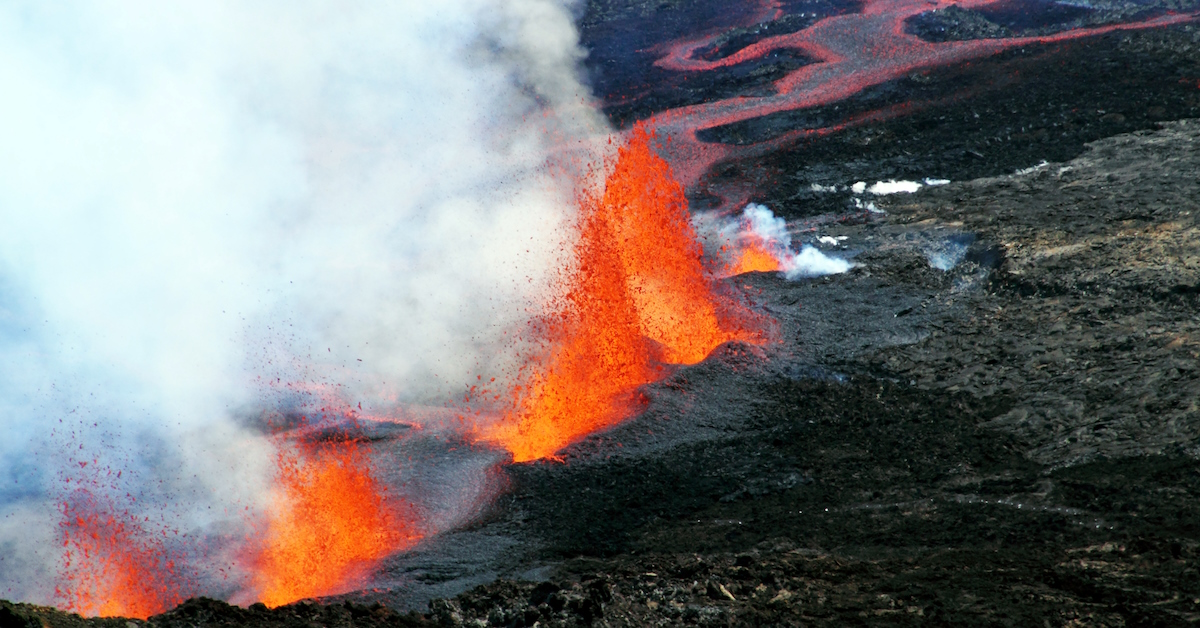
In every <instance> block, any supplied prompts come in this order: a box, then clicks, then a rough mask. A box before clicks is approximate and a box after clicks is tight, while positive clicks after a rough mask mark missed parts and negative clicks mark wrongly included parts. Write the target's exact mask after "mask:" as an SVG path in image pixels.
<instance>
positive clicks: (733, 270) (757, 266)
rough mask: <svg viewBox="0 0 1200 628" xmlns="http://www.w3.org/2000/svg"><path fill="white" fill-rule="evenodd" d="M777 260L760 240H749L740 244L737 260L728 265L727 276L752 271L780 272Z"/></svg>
mask: <svg viewBox="0 0 1200 628" xmlns="http://www.w3.org/2000/svg"><path fill="white" fill-rule="evenodd" d="M781 269H782V266H780V265H779V260H778V259H776V258H775V254H774V253H772V252H771V251H770V250H769V249H768V248H767V247H766V246H764V243H763V242H762V241H761V240H750V241H747V242H745V243H743V244H742V246H741V250H740V251H738V254H737V259H736V260H734V262H733V263H732V264H730V265H729V268H728V270H727V271H726V272H727V274H730V275H740V274H742V273H749V272H754V271H759V272H771V271H777V270H781Z"/></svg>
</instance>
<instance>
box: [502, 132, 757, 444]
mask: <svg viewBox="0 0 1200 628" xmlns="http://www.w3.org/2000/svg"><path fill="white" fill-rule="evenodd" d="M654 138H655V135H654V133H653V132H651V131H650V130H648V129H647V128H646V127H645V126H641V125H639V126H637V127H635V128H634V129H633V130H632V132H631V133H630V134H629V137H628V139H627V142H626V143H625V144H624V145H623V146H620V147H618V149H617V157H616V160H615V163H613V164H612V167H611V169H610V170H609V173H608V175H607V177H606V179H605V185H604V190H603V193H600V194H582V195H581V197H580V201H579V218H578V223H577V225H578V240H577V241H576V244H575V247H574V254H573V258H574V265H573V266H572V267H571V268H569V269H567V270H566V271H565V272H564V275H563V278H562V285H561V286H560V291H561V296H560V297H559V298H558V299H557V308H556V310H555V311H554V312H553V313H552V314H551V315H550V316H548V317H547V318H546V319H545V320H543V321H541V322H539V323H538V324H537V325H535V326H533V328H532V333H533V334H534V335H535V336H538V340H541V341H542V344H543V345H544V346H546V347H547V350H546V351H545V352H544V354H542V355H539V356H534V357H531V358H530V359H529V361H528V362H527V364H526V365H525V366H524V367H523V368H522V374H523V377H522V378H520V379H522V381H523V383H521V384H518V385H516V386H514V388H513V390H512V391H511V393H510V395H509V396H508V408H507V410H506V411H505V413H504V417H503V419H502V420H500V421H499V422H498V423H496V424H494V425H492V426H489V427H487V428H484V429H483V430H482V433H481V438H482V439H483V440H485V441H490V442H493V443H497V444H499V445H501V446H503V447H504V448H506V449H508V450H509V451H510V452H512V454H513V460H514V461H516V462H522V461H527V460H534V459H538V458H544V457H548V456H552V455H553V454H554V452H556V451H558V450H559V449H561V448H562V447H564V446H566V445H568V444H571V443H573V442H576V441H578V440H579V439H580V438H582V437H583V436H585V435H587V434H589V433H591V432H594V431H596V430H599V429H603V428H605V427H609V426H611V425H614V424H615V423H617V422H619V421H621V420H622V419H624V418H626V417H628V416H629V415H630V414H631V413H632V412H633V410H634V408H635V407H636V404H637V395H636V389H637V388H638V387H639V386H641V385H643V384H647V383H650V382H653V381H656V380H658V379H660V378H661V377H662V376H663V374H664V372H665V369H664V367H663V363H677V364H694V363H696V362H699V361H700V360H703V359H704V358H705V357H706V356H707V355H708V354H709V353H710V352H711V351H712V350H713V349H714V348H716V347H717V346H718V345H720V344H721V343H724V342H728V341H731V340H740V341H744V342H763V341H765V340H766V339H767V338H768V337H769V334H768V333H767V332H766V331H765V330H766V328H767V326H766V325H764V324H763V321H761V320H759V319H756V318H755V317H753V316H752V315H750V314H749V313H748V312H747V311H746V310H744V309H742V308H740V307H738V305H737V304H736V302H735V301H733V300H732V299H731V298H730V297H728V296H725V295H723V294H721V293H720V292H719V291H718V289H717V286H716V284H715V283H714V278H713V277H712V276H711V275H709V274H708V273H707V272H706V271H705V269H704V265H703V263H702V257H703V251H702V249H701V246H700V244H699V242H698V240H697V237H696V233H695V231H694V229H693V227H692V224H691V217H690V215H689V213H688V207H687V199H686V198H685V196H684V191H683V186H681V185H680V184H679V182H678V181H677V180H676V179H675V177H674V174H673V173H672V171H671V168H670V166H669V165H668V164H667V162H666V161H664V160H663V159H662V158H661V157H659V156H658V154H657V153H656V152H655V150H654V147H653V145H652V140H653V139H654Z"/></svg>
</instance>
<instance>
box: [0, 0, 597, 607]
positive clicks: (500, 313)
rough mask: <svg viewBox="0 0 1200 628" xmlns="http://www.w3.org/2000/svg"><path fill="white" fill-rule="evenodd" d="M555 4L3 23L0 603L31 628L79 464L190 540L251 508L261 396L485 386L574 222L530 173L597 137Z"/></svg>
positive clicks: (259, 477) (7, 12) (386, 396)
mask: <svg viewBox="0 0 1200 628" xmlns="http://www.w3.org/2000/svg"><path fill="white" fill-rule="evenodd" d="M569 4H570V3H568V2H566V1H565V0H564V1H556V0H517V1H514V0H442V1H440V2H411V1H409V2H389V3H384V2H365V1H364V2H345V1H334V0H328V1H320V0H310V1H298V2H281V1H279V2H256V3H244V2H232V1H214V0H205V1H199V0H194V1H184V2H172V3H160V2H151V1H149V0H142V1H122V2H116V1H110V2H104V1H100V2H84V1H77V2H76V1H63V2H56V3H39V2H11V3H5V4H4V5H3V6H0V85H4V86H5V88H4V89H5V93H6V96H5V97H4V98H3V99H0V137H3V138H4V141H3V142H0V430H2V431H3V433H4V434H5V438H3V439H0V517H2V519H0V556H3V557H4V558H3V560H0V596H3V597H8V598H10V599H12V598H15V599H21V600H28V601H35V602H48V601H50V600H49V598H50V596H51V594H52V589H53V585H54V582H53V576H54V569H55V565H56V561H57V560H58V554H57V552H58V548H57V547H55V546H54V543H53V542H52V541H53V527H54V522H55V519H56V516H57V510H56V507H55V503H54V501H55V500H56V499H57V498H58V496H59V494H60V493H59V490H60V488H61V486H60V485H61V483H62V480H63V478H64V477H70V476H71V475H72V474H74V475H79V474H80V472H79V470H78V469H75V470H74V471H72V470H71V469H74V467H73V466H69V465H74V464H75V461H76V459H78V460H83V459H84V458H87V459H89V460H90V459H95V460H96V462H95V463H94V465H93V467H92V468H95V467H96V466H100V467H103V468H110V469H114V470H115V469H126V470H127V471H128V473H126V474H125V475H124V476H123V479H122V480H121V482H122V484H121V485H120V488H121V490H124V489H128V488H131V487H132V490H134V491H136V492H138V493H139V494H140V495H142V496H143V497H144V499H141V500H139V502H138V507H139V508H145V509H152V508H157V509H166V510H168V511H170V512H171V513H172V514H171V515H170V516H172V517H175V520H176V522H177V525H181V526H182V527H183V528H184V529H185V530H191V531H193V532H196V533H202V531H203V530H202V529H206V526H217V527H219V526H222V525H236V523H237V519H236V516H234V515H233V514H230V515H228V516H227V515H225V514H223V513H226V512H228V513H235V512H237V511H241V510H242V508H244V507H246V506H250V507H252V508H253V507H254V506H256V505H258V504H259V501H260V500H261V499H262V496H263V490H264V488H265V486H264V484H265V477H266V474H267V473H269V470H270V463H271V460H270V455H269V450H268V448H267V446H266V444H265V442H264V441H263V440H262V438H261V437H260V436H258V435H257V434H255V433H253V432H252V431H250V430H247V429H245V428H244V427H243V425H242V423H241V422H239V420H238V419H237V417H238V416H240V415H244V414H245V413H253V412H255V411H257V410H259V409H261V408H262V407H263V406H264V405H271V404H281V403H288V402H289V400H288V399H286V398H284V396H283V395H282V394H277V393H274V392H264V391H273V390H281V389H283V388H282V385H283V384H287V383H295V382H300V383H304V384H311V385H317V386H327V387H331V386H332V387H338V390H339V391H340V393H339V394H341V395H343V396H345V397H346V398H348V399H350V400H351V401H352V402H355V403H357V402H358V401H362V402H363V405H364V407H365V408H368V409H369V408H371V407H375V408H381V407H383V406H385V405H386V404H388V403H394V402H396V401H421V402H436V401H437V400H439V399H442V398H444V396H445V395H447V394H448V393H451V392H456V391H459V390H461V386H462V385H463V384H464V383H465V382H467V380H468V379H471V378H473V376H474V374H476V373H480V372H495V371H502V370H503V367H504V365H505V364H506V360H507V359H508V358H509V356H508V354H507V353H506V352H505V350H504V349H505V347H507V346H508V344H506V342H505V340H504V338H505V336H504V335H503V334H504V332H505V331H507V330H510V329H511V327H512V326H513V325H515V324H519V323H520V322H521V321H522V320H524V317H526V316H528V315H529V312H530V311H535V310H536V309H537V308H538V307H539V306H540V304H541V303H542V299H543V298H544V294H543V290H544V287H545V286H546V285H547V284H548V282H549V280H550V273H551V272H552V269H554V268H555V267H556V265H557V264H558V263H559V261H560V260H559V256H560V254H561V253H560V252H561V250H562V247H561V246H560V244H561V242H560V241H561V233H560V229H561V226H562V225H563V224H564V222H565V221H568V220H569V219H570V214H569V208H570V207H571V204H570V202H569V200H570V198H571V194H570V190H569V189H566V186H564V184H563V183H562V182H561V181H556V180H555V179H554V178H553V177H552V176H551V175H550V174H549V173H548V171H547V170H546V169H545V168H544V167H543V166H544V164H545V162H546V160H547V159H551V158H555V157H558V156H561V155H563V154H565V153H566V152H568V151H572V150H587V149H588V148H589V147H590V146H591V143H592V137H593V135H594V134H595V133H596V132H597V131H601V130H603V121H602V119H601V118H599V117H598V116H597V115H596V114H595V112H594V110H593V109H592V108H591V106H590V100H589V96H588V95H587V91H586V89H584V88H583V87H582V86H581V85H580V84H579V82H578V80H577V79H576V76H577V72H576V65H577V63H578V61H579V59H580V57H581V52H580V50H579V47H578V43H577V34H576V32H575V29H574V26H573V24H572V20H571V14H570V10H569V9H570V8H571V7H570V6H569ZM546 111H549V112H552V113H553V114H555V115H553V116H551V117H549V118H548V117H546V116H544V115H543V113H544V112H546ZM276 380H277V381H278V382H280V387H278V388H272V387H271V385H270V382H274V381H276ZM52 432H53V434H52ZM68 447H70V448H72V449H71V451H70V452H68V451H67V449H66V448H68ZM79 447H82V449H78V448H79ZM80 452H82V453H80ZM68 453H69V454H70V455H68ZM113 486H115V485H113ZM112 490H114V491H116V490H117V488H113V489H112Z"/></svg>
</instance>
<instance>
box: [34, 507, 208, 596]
mask: <svg viewBox="0 0 1200 628" xmlns="http://www.w3.org/2000/svg"><path fill="white" fill-rule="evenodd" d="M98 495H99V493H97V492H93V491H89V490H87V489H77V490H76V491H74V492H73V493H72V494H71V495H70V496H69V497H68V499H67V500H66V501H64V502H63V503H62V504H61V509H62V520H61V521H60V523H59V535H60V538H61V540H62V552H63V555H62V570H61V571H60V574H59V583H58V587H57V588H56V590H55V594H56V597H57V598H58V604H59V606H61V607H62V608H63V609H66V610H69V611H72V612H75V613H79V614H81V615H85V616H100V617H136V618H139V619H146V618H148V617H150V616H151V615H153V614H155V613H160V612H162V611H164V610H166V609H168V608H171V607H172V606H174V605H176V604H178V603H180V602H182V601H183V600H184V598H185V597H187V596H188V595H189V593H190V592H191V590H192V585H191V583H190V582H189V581H188V579H187V578H186V577H185V576H184V575H183V573H182V572H181V571H180V569H179V567H178V566H177V563H176V561H175V560H174V559H173V558H172V556H171V555H170V553H169V552H168V550H167V549H166V546H165V543H164V541H165V540H166V537H167V536H169V535H170V534H171V532H170V531H168V530H167V529H165V528H164V529H163V530H162V532H161V534H159V535H153V534H150V533H149V532H147V530H146V528H145V527H144V525H145V524H148V523H149V518H148V517H142V518H139V517H138V516H137V515H135V514H133V513H131V512H130V511H129V510H122V509H119V508H116V507H115V504H113V503H110V502H109V501H108V500H105V499H104V498H102V497H99V496H98ZM174 534H176V535H177V534H178V532H174Z"/></svg>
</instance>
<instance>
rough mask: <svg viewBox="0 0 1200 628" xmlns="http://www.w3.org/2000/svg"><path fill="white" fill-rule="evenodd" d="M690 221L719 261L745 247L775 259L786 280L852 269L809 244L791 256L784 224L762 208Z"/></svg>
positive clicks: (754, 206)
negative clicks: (739, 214)
mask: <svg viewBox="0 0 1200 628" xmlns="http://www.w3.org/2000/svg"><path fill="white" fill-rule="evenodd" d="M693 220H694V222H695V225H696V231H697V232H698V234H699V235H700V237H701V239H702V241H703V242H704V245H705V249H706V251H707V252H708V254H709V255H712V256H713V257H716V258H718V259H725V260H726V261H728V259H729V258H730V257H735V256H736V255H738V254H739V253H740V252H741V250H742V249H743V248H744V247H747V246H753V247H755V248H758V249H760V250H762V251H764V252H766V253H769V254H770V255H771V257H774V258H775V261H776V262H778V263H779V269H780V270H781V271H782V272H783V273H784V276H785V277H787V278H788V279H801V278H804V277H821V276H824V275H836V274H838V273H844V272H846V271H848V270H850V268H852V265H851V263H850V262H849V261H847V260H844V259H841V258H838V257H832V256H829V255H826V254H825V253H823V252H821V250H820V249H817V248H816V247H814V246H811V245H808V244H805V245H803V246H801V247H800V252H799V253H795V252H793V251H792V235H791V233H790V232H788V226H787V221H786V220H784V219H783V218H780V217H778V216H776V215H775V213H774V212H772V211H771V210H770V208H768V207H766V206H765V205H759V204H758V203H749V204H747V205H746V207H745V209H744V210H743V211H742V215H741V216H722V215H720V214H716V213H712V212H708V213H699V214H696V215H695V216H694V218H693Z"/></svg>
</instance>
